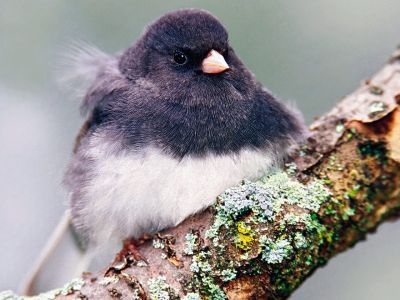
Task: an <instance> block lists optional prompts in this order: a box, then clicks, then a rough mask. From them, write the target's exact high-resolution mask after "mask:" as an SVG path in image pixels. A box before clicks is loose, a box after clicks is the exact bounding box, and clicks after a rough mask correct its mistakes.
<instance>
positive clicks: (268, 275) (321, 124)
mask: <svg viewBox="0 0 400 300" xmlns="http://www.w3.org/2000/svg"><path fill="white" fill-rule="evenodd" d="M399 104H400V51H397V52H396V53H394V54H393V56H392V57H391V59H390V61H389V62H388V63H387V64H386V65H385V66H384V68H383V69H382V70H381V71H379V72H378V73H377V74H376V75H375V76H374V77H373V78H372V79H370V80H367V81H365V82H364V83H362V85H361V87H360V88H359V89H358V90H356V91H355V92H354V93H352V94H351V95H349V96H347V97H345V98H344V99H343V100H342V101H341V102H340V103H338V104H337V106H336V107H334V108H333V109H332V111H330V112H329V113H327V114H326V115H324V116H323V117H321V118H319V119H318V120H317V121H315V122H314V123H313V124H312V125H311V127H310V128H311V135H310V137H309V138H308V140H307V143H306V144H305V145H303V146H302V147H301V148H300V149H298V150H297V152H296V154H295V155H294V156H293V157H292V161H291V163H289V164H287V167H286V170H285V171H277V172H276V173H274V174H270V175H266V176H265V177H263V178H261V179H260V180H258V181H257V182H250V181H244V182H243V183H242V184H240V185H238V186H235V187H232V188H230V189H228V190H227V191H226V192H224V193H223V194H222V195H221V196H220V197H219V198H218V202H217V204H215V206H214V207H212V208H209V209H208V210H207V211H205V212H203V213H201V214H199V215H196V216H193V217H190V218H189V219H187V220H186V221H185V222H183V223H182V224H180V225H179V226H177V227H176V228H172V229H168V230H165V231H164V232H162V233H161V234H159V235H157V236H156V237H155V238H153V240H152V241H148V242H146V243H145V244H143V245H141V247H140V252H141V254H142V256H143V260H141V261H135V260H134V259H133V256H131V255H127V256H126V257H125V260H124V261H123V262H122V263H120V264H118V265H114V266H110V267H109V268H108V269H107V270H106V271H103V272H99V273H97V274H84V276H83V277H82V279H80V280H77V281H75V282H74V284H72V285H69V286H66V287H65V288H64V290H56V291H53V292H52V293H53V294H52V295H53V296H56V297H57V298H62V299H64V298H71V299H72V298H76V296H79V297H81V298H82V299H85V297H87V298H89V299H108V298H121V299H226V298H228V299H285V298H287V297H288V296H289V295H290V294H291V293H292V292H293V291H294V290H295V289H296V288H297V287H298V286H299V285H300V284H301V283H302V282H303V281H304V280H305V279H306V278H307V277H308V276H310V274H312V272H313V271H314V270H315V269H316V268H318V267H319V266H322V265H324V264H325V263H326V262H327V261H328V260H329V259H330V258H331V257H332V256H334V255H336V254H337V253H339V252H342V251H344V250H346V249H347V248H349V247H351V246H353V245H354V244H355V243H356V242H357V241H359V240H362V239H363V238H364V237H365V235H366V234H367V233H368V232H371V231H373V230H375V228H376V227H377V226H378V225H379V223H381V222H382V221H384V220H385V219H388V218H389V217H391V216H394V215H395V214H396V213H398V212H399V211H400V209H399V208H400V106H399ZM171 209H174V208H173V207H171ZM60 271H62V270H60ZM74 285H75V286H74ZM135 297H136V298H135Z"/></svg>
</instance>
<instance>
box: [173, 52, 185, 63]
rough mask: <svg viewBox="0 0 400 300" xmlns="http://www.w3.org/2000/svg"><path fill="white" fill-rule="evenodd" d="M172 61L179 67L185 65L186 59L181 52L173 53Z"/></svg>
mask: <svg viewBox="0 0 400 300" xmlns="http://www.w3.org/2000/svg"><path fill="white" fill-rule="evenodd" d="M174 61H175V62H176V63H177V64H179V65H184V64H186V63H187V61H188V58H187V56H186V55H185V54H183V53H182V52H175V53H174Z"/></svg>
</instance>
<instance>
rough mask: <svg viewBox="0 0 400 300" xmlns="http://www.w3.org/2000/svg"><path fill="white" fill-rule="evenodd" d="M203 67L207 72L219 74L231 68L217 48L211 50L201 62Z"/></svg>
mask: <svg viewBox="0 0 400 300" xmlns="http://www.w3.org/2000/svg"><path fill="white" fill-rule="evenodd" d="M201 69H202V71H203V72H204V73H207V74H218V73H221V72H223V71H225V70H228V69H229V66H228V64H227V63H226V61H225V59H224V57H223V56H222V55H221V54H219V53H218V52H217V51H215V50H211V51H210V52H209V53H208V55H207V57H206V58H205V59H204V60H203V62H202V64H201Z"/></svg>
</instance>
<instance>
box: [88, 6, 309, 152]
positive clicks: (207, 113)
mask: <svg viewBox="0 0 400 300" xmlns="http://www.w3.org/2000/svg"><path fill="white" fill-rule="evenodd" d="M114 62H115V64H114V65H113V66H114V67H113V68H111V70H107V68H105V71H104V72H103V73H99V74H98V76H97V79H96V80H95V82H94V84H93V86H92V87H91V89H90V90H89V92H88V93H87V95H86V98H85V102H84V107H86V108H87V109H88V110H89V111H90V109H91V110H92V111H91V114H90V124H89V126H90V130H91V131H92V132H95V131H109V132H110V134H109V135H108V136H111V137H117V138H119V139H122V140H124V141H125V142H126V145H127V146H128V147H134V148H140V147H145V146H147V145H157V147H159V148H161V149H163V150H164V151H166V152H168V153H170V154H172V155H173V156H174V157H184V156H185V155H197V156H202V155H206V154H207V153H210V152H211V153H216V154H223V153H231V152H238V151H240V150H241V149H244V148H256V149H259V148H265V147H267V148H268V149H271V151H276V152H283V153H284V149H285V148H286V147H287V146H288V145H289V144H291V143H292V141H293V140H296V139H298V138H299V137H300V136H301V134H302V129H303V126H302V123H301V121H300V120H299V119H298V117H297V115H296V113H295V112H293V110H292V109H290V108H289V107H287V106H285V105H284V104H283V103H281V102H279V101H278V100H277V99H275V97H274V96H273V95H271V94H270V93H269V92H268V91H267V90H265V89H264V88H263V87H262V86H261V84H259V83H258V82H257V81H256V79H255V78H254V76H253V75H252V74H251V72H250V71H249V70H248V69H247V68H246V67H245V66H244V64H243V63H242V62H241V60H240V59H239V58H238V57H237V56H236V54H235V52H234V51H233V49H232V48H231V47H230V45H229V43H228V34H227V31H226V30H225V28H224V27H223V25H222V24H221V23H220V22H219V21H218V20H217V19H216V18H215V17H214V16H212V15H211V14H210V13H208V12H205V11H203V10H198V9H185V10H179V11H175V12H172V13H168V14H166V15H164V16H162V17H161V18H159V19H158V20H156V21H155V22H154V23H153V24H151V25H150V26H149V27H148V28H147V30H146V31H145V32H144V33H143V35H142V36H141V37H140V38H139V39H138V40H137V41H136V43H134V44H133V45H132V46H131V47H129V48H128V49H127V50H125V52H124V53H123V54H122V55H120V56H118V57H116V58H115V60H114ZM282 149H283V150H282ZM277 156H279V155H277Z"/></svg>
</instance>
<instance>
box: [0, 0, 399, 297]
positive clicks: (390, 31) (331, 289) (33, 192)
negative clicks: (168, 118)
mask: <svg viewBox="0 0 400 300" xmlns="http://www.w3.org/2000/svg"><path fill="white" fill-rule="evenodd" d="M180 7H201V8H205V9H208V10H210V11H212V12H213V13H214V14H215V15H217V16H218V17H219V18H220V19H221V20H222V21H223V23H224V24H225V25H226V27H227V28H228V29H229V32H230V40H231V43H232V44H233V46H234V48H235V50H236V52H237V53H238V54H239V56H240V57H241V58H242V59H243V60H244V62H245V63H246V64H247V66H248V67H249V68H250V69H251V70H252V71H253V72H254V73H255V74H256V75H257V77H258V79H259V80H260V81H261V82H262V83H263V84H265V85H266V86H267V87H269V89H271V90H272V91H273V92H274V93H275V94H277V95H279V96H280V97H281V98H284V99H286V100H288V101H291V102H295V103H297V106H298V107H299V108H300V109H301V110H302V111H303V112H304V115H305V117H306V119H307V121H308V122H311V121H312V119H313V118H314V117H315V116H318V115H320V114H322V113H323V112H325V111H327V110H328V109H329V108H330V107H332V106H333V105H334V103H335V102H336V101H337V100H338V99H340V98H341V97H342V96H344V95H346V94H347V93H349V92H351V91H352V90H353V89H354V88H356V87H357V86H358V84H359V82H360V81H361V80H362V79H365V78H368V76H369V75H371V74H373V73H374V71H376V70H378V69H379V67H380V66H381V65H382V64H383V63H384V62H385V60H386V59H387V58H388V56H389V55H390V53H391V52H392V51H393V50H394V49H395V47H396V46H397V44H398V43H400V18H399V13H400V2H399V1H398V0H380V1H373V0H352V1H345V0H339V1H330V0H312V1H261V0H260V1H233V0H229V1H177V0H174V1H161V0H160V1H128V0H120V1H105V0H90V1H89V0H86V1H67V0H64V1H52V0H47V1H45V0H36V1H29V0H26V1H22V0H2V1H1V2H0V213H1V217H0V236H1V242H0V243H1V244H0V290H3V289H14V290H16V289H17V287H18V285H19V283H20V281H21V279H22V278H23V276H24V274H25V273H26V270H27V269H28V268H29V266H31V264H32V262H33V261H34V259H35V258H36V257H37V255H38V253H39V251H40V249H41V248H42V247H43V245H44V243H45V241H46V239H47V237H48V236H49V235H50V233H51V232H52V230H53V229H54V227H55V226H56V224H57V222H58V219H59V217H60V216H61V214H62V212H63V210H64V209H65V203H66V193H65V191H63V189H62V186H61V180H62V174H63V171H64V169H65V166H66V163H67V161H68V159H69V156H70V152H71V147H72V143H73V140H74V136H75V134H76V132H77V130H78V128H79V126H80V124H81V122H82V121H81V119H80V116H79V110H78V106H79V105H78V102H76V101H71V97H69V96H68V95H67V94H66V93H65V92H63V91H62V89H60V86H59V85H58V84H57V77H58V76H59V73H58V71H57V69H58V68H57V66H58V65H60V62H59V57H60V53H62V52H64V51H65V49H66V47H67V46H68V45H69V44H71V43H72V42H73V41H76V40H83V41H89V42H92V43H93V44H95V45H97V46H99V47H100V48H101V49H103V50H105V51H107V52H110V53H113V52H116V51H119V50H120V49H123V48H125V47H127V46H128V45H129V44H130V43H131V42H132V41H133V40H135V39H136V38H137V37H138V35H139V34H140V33H141V32H142V30H143V27H144V26H145V25H146V24H147V23H148V22H149V21H151V20H153V19H154V18H156V17H157V16H159V15H161V14H163V13H165V12H166V11H170V10H173V9H176V8H180ZM399 276H400V222H397V223H386V224H384V225H382V226H381V227H380V228H379V230H378V232H377V233H375V234H374V235H370V236H369V237H368V240H367V242H363V243H360V244H358V245H357V246H356V247H355V248H354V249H352V250H350V251H348V252H346V253H344V254H341V255H339V256H337V257H336V258H335V259H333V260H332V261H330V262H329V264H328V265H327V266H326V267H324V268H323V269H320V270H318V271H317V272H316V273H315V274H314V275H313V276H312V277H311V278H310V279H309V280H308V281H307V282H306V283H305V284H304V285H303V286H302V287H301V288H300V289H299V290H298V291H297V292H296V293H295V294H294V295H293V296H292V298H291V299H294V300H300V299H308V300H310V299H311V300H312V299H325V300H329V299H332V300H333V299H335V300H336V299H342V300H343V299H399V298H398V297H399V294H398V293H399V292H398V290H399V288H398V287H399V283H398V278H399Z"/></svg>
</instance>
